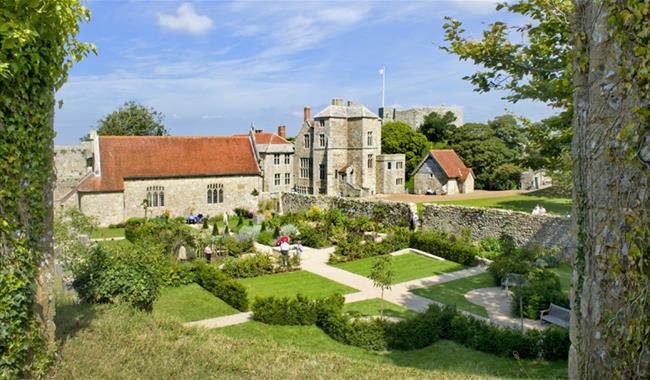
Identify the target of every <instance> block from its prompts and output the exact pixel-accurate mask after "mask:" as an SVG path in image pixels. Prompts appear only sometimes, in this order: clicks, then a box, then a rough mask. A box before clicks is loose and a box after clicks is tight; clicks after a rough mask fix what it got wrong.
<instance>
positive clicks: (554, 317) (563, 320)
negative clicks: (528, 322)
mask: <svg viewBox="0 0 650 380" xmlns="http://www.w3.org/2000/svg"><path fill="white" fill-rule="evenodd" d="M570 313H571V310H569V309H566V308H564V307H562V306H558V305H555V304H551V307H549V308H548V309H547V310H542V311H541V312H540V313H539V319H541V320H542V321H545V322H548V323H552V324H554V325H558V326H562V327H564V328H567V329H568V328H569V320H570V318H571V317H570Z"/></svg>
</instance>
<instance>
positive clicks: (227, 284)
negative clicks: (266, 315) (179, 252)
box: [195, 261, 248, 311]
mask: <svg viewBox="0 0 650 380" xmlns="http://www.w3.org/2000/svg"><path fill="white" fill-rule="evenodd" d="M195 276H196V283H197V284H199V285H200V286H201V287H203V288H204V289H205V290H207V291H209V292H210V293H212V294H214V295H215V296H216V297H218V298H221V299H222V300H223V301H224V302H225V303H227V304H228V305H230V306H232V307H234V308H235V309H237V310H239V311H247V310H248V294H247V291H246V288H245V287H244V285H242V284H241V283H239V282H237V281H236V280H233V279H232V278H230V277H228V276H227V275H226V274H225V273H223V272H222V271H220V270H219V269H217V267H215V266H213V265H210V264H206V263H204V262H201V261H199V262H198V263H197V264H195Z"/></svg>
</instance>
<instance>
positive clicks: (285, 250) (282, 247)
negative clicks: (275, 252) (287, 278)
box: [280, 240, 289, 269]
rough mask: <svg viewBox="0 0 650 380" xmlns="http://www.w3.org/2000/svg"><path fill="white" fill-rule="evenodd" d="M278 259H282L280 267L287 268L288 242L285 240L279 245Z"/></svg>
mask: <svg viewBox="0 0 650 380" xmlns="http://www.w3.org/2000/svg"><path fill="white" fill-rule="evenodd" d="M280 258H281V259H282V266H283V267H284V268H285V269H288V268H289V242H287V241H286V240H285V241H283V242H282V244H280Z"/></svg>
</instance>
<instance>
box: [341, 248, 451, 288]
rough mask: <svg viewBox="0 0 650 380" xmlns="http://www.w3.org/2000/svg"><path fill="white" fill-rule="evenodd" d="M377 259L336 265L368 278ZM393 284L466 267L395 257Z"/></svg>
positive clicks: (416, 257)
mask: <svg viewBox="0 0 650 380" xmlns="http://www.w3.org/2000/svg"><path fill="white" fill-rule="evenodd" d="M375 260H376V258H374V257H368V258H365V259H360V260H355V261H350V262H347V263H340V264H335V265H334V266H335V267H337V268H341V269H344V270H347V271H349V272H352V273H356V274H360V275H362V276H365V277H368V276H370V273H371V272H372V265H373V263H374V262H375ZM392 268H393V272H394V278H393V283H395V284H399V283H400V282H405V281H409V280H415V279H418V278H424V277H429V276H434V275H438V274H442V273H448V272H453V271H457V270H460V269H463V268H464V266H463V265H461V264H458V263H455V262H453V261H448V260H435V259H431V258H428V257H425V256H422V255H418V254H417V253H412V252H411V253H407V254H404V255H399V256H394V257H393V266H392Z"/></svg>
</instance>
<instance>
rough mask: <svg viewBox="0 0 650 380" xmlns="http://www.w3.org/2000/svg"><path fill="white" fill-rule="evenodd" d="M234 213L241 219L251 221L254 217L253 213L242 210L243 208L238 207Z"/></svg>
mask: <svg viewBox="0 0 650 380" xmlns="http://www.w3.org/2000/svg"><path fill="white" fill-rule="evenodd" d="M233 211H234V213H235V215H237V216H238V217H239V219H250V218H252V217H253V215H254V214H253V212H252V211H249V210H246V209H245V208H241V207H237V208H236V209H234V210H233Z"/></svg>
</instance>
